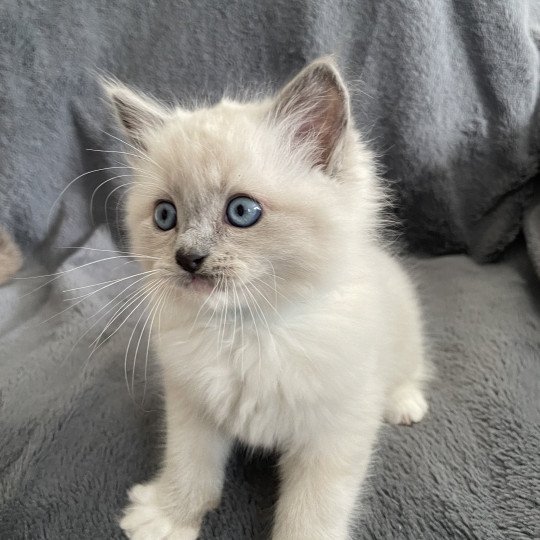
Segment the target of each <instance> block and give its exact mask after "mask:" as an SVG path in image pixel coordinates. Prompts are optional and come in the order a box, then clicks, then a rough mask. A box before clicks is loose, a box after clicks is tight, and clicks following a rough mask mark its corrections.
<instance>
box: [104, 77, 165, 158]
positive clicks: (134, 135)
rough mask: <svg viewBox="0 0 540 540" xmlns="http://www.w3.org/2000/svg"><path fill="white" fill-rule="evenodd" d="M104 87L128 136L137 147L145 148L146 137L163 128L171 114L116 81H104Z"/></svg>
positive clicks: (151, 100)
mask: <svg viewBox="0 0 540 540" xmlns="http://www.w3.org/2000/svg"><path fill="white" fill-rule="evenodd" d="M103 87H104V89H105V92H106V93H107V96H108V97H109V99H110V101H111V103H112V104H113V106H114V109H115V111H116V115H117V117H118V119H119V120H120V123H121V124H122V127H123V129H124V131H125V133H126V135H128V137H129V138H130V139H131V142H133V143H135V145H137V146H139V147H141V148H145V147H146V145H145V137H146V135H147V134H148V133H149V132H151V131H153V130H155V129H157V128H159V127H160V126H162V125H163V124H164V123H165V121H166V120H167V118H168V117H169V116H170V112H169V111H168V110H167V109H166V108H165V107H163V106H162V105H160V104H159V103H157V102H156V101H154V100H153V99H151V98H149V97H147V96H144V95H143V94H140V93H138V92H134V91H133V90H131V89H130V88H128V87H127V86H124V85H123V84H120V83H117V82H116V81H114V82H111V81H103Z"/></svg>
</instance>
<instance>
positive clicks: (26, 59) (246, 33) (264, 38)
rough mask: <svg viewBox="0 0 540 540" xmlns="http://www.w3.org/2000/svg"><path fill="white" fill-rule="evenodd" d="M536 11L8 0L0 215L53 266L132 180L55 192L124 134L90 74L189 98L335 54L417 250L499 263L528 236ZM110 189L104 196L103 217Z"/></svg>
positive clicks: (171, 97) (451, 3)
mask: <svg viewBox="0 0 540 540" xmlns="http://www.w3.org/2000/svg"><path fill="white" fill-rule="evenodd" d="M535 4H536V2H534V1H533V0H531V1H529V0H363V1H361V2H360V1H345V0H343V1H339V2H335V1H334V0H317V1H312V0H310V1H307V0H295V1H292V2H291V1H290V0H264V1H262V2H249V1H241V0H232V1H227V2H216V1H214V0H199V1H197V2H191V1H189V0H179V1H176V2H159V3H157V2H133V1H132V0H114V1H110V0H95V1H92V2H86V1H83V0H76V1H73V0H58V1H55V2H45V1H39V0H34V1H31V2H20V1H19V0H4V1H3V2H2V3H1V4H0V36H1V38H0V81H1V83H2V92H1V97H0V125H1V126H2V129H1V130H0V155H1V156H2V159H1V160H0V179H1V181H0V223H3V224H4V226H6V227H7V228H8V230H10V231H11V232H12V233H13V234H14V236H15V237H16V239H17V241H18V243H19V244H21V245H22V246H23V248H24V249H25V250H26V251H27V252H28V251H32V250H34V249H36V248H37V247H39V248H41V249H42V251H43V253H44V254H46V255H47V257H46V258H47V261H46V262H47V265H48V266H49V267H54V265H55V264H57V263H58V262H59V261H58V260H57V259H54V260H53V259H51V255H50V250H49V249H48V246H50V245H51V244H57V245H58V244H59V245H67V244H71V245H79V244H80V243H81V239H83V238H84V237H85V236H87V235H88V234H89V231H90V228H91V220H90V217H89V210H90V209H89V198H90V195H91V193H92V192H93V190H94V189H95V188H96V187H97V185H98V184H99V182H100V181H102V180H104V179H105V178H108V177H112V176H114V175H115V174H117V175H120V174H126V173H128V172H129V171H126V170H122V169H112V170H110V171H101V172H98V173H95V174H89V175H87V176H85V177H83V178H81V179H80V180H78V181H77V182H76V183H75V184H74V185H73V186H72V187H70V188H69V189H68V190H67V191H66V193H65V194H64V195H63V196H62V198H61V200H60V201H57V199H58V197H59V194H60V192H61V191H62V190H63V189H64V188H65V187H66V186H67V184H68V182H69V181H70V180H71V179H73V178H75V177H77V176H78V175H80V174H82V173H84V172H86V171H90V170H93V169H100V168H103V167H106V166H118V164H115V160H114V159H113V158H112V157H111V155H106V154H99V153H95V152H88V151H85V149H86V148H97V149H111V148H118V144H119V143H118V141H116V140H115V139H113V138H112V137H110V136H108V135H106V134H105V133H103V129H105V130H106V131H107V132H111V131H112V130H113V129H114V127H113V125H112V116H111V115H110V114H109V113H108V112H107V110H106V105H105V103H104V101H103V94H102V92H101V90H100V89H99V88H98V84H97V82H96V77H97V74H98V73H108V74H112V75H115V76H117V77H118V78H119V79H121V80H122V81H124V82H126V83H129V84H133V85H136V86H138V87H140V88H141V89H143V90H146V91H149V92H151V93H153V94H154V95H156V96H157V97H159V98H161V99H163V100H165V101H167V102H172V101H175V100H179V101H180V102H184V103H192V102H193V101H194V100H197V101H198V102H201V101H204V100H205V99H206V100H210V101H213V100H216V99H217V98H219V97H221V96H222V94H223V92H226V91H228V92H231V93H238V92H240V93H242V94H245V91H246V89H249V88H250V87H251V88H260V86H261V85H262V84H263V85H269V86H270V87H274V86H275V85H276V84H278V83H281V82H283V81H284V80H285V79H286V78H288V77H289V76H290V75H291V74H292V73H294V72H295V71H297V70H298V69H300V68H301V67H302V66H303V65H304V64H305V63H306V62H307V61H309V60H312V59H313V58H315V57H317V56H319V55H321V54H329V53H333V54H335V55H336V58H337V60H338V62H339V64H340V65H341V66H342V67H343V69H344V71H345V74H346V75H347V78H348V79H349V80H350V81H351V83H352V85H353V87H354V88H355V90H356V91H355V96H354V105H355V107H354V108H355V116H356V119H357V123H358V126H359V127H360V128H361V129H362V131H363V132H364V133H365V136H366V138H368V139H369V140H370V141H371V144H372V146H373V148H374V149H375V150H376V151H377V153H378V154H380V156H381V163H382V165H383V169H384V174H385V177H386V178H387V179H388V180H389V182H390V183H391V184H392V185H393V186H394V188H395V206H396V208H397V211H398V214H399V216H400V217H401V218H402V220H403V224H404V230H405V231H406V236H407V238H408V239H409V241H410V244H411V246H412V247H414V248H415V249H416V250H422V251H426V252H430V253H450V252H460V251H461V252H463V251H466V252H468V253H471V254H472V255H473V256H474V257H476V258H477V259H479V260H490V259H493V258H494V257H495V256H496V255H497V254H499V253H500V252H501V251H502V249H503V248H504V247H506V246H507V245H508V244H509V243H510V242H511V241H512V240H513V239H514V238H515V237H516V235H517V233H518V231H519V230H520V226H521V218H522V213H523V207H524V203H525V201H526V199H527V197H528V195H529V193H530V188H531V178H532V177H533V176H534V175H535V172H536V168H537V161H538V150H539V145H540V139H539V126H540V123H539V122H538V106H537V105H538V82H539V54H538V48H537V43H536V40H538V21H539V20H540V19H539V17H538V8H535ZM113 173H114V174H113ZM122 180H125V178H121V179H119V182H121V181H122ZM113 184H114V182H111V183H109V184H107V185H105V186H104V187H103V188H102V189H101V190H100V191H99V192H98V196H97V197H96V199H95V203H96V204H95V205H94V208H93V209H92V210H93V211H94V214H95V215H94V218H95V219H96V220H97V221H99V220H101V219H104V216H103V204H102V203H103V200H104V197H105V196H106V195H107V193H108V191H110V190H111V189H112V187H113ZM117 193H118V192H117ZM55 201H57V202H55ZM44 259H45V257H44Z"/></svg>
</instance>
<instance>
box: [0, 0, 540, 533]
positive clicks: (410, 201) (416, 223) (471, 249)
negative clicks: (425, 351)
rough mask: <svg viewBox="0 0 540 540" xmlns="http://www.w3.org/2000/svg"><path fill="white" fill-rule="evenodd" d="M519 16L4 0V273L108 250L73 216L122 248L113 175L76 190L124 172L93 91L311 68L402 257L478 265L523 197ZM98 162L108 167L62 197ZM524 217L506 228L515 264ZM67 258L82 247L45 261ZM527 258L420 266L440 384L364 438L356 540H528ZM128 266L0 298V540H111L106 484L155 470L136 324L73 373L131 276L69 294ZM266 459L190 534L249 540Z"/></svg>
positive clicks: (530, 160)
mask: <svg viewBox="0 0 540 540" xmlns="http://www.w3.org/2000/svg"><path fill="white" fill-rule="evenodd" d="M533 7H534V2H532V1H531V2H529V1H527V0H514V1H512V0H485V1H481V0H469V1H466V0H454V1H451V0H422V1H420V0H365V1H362V2H353V1H339V2H334V1H330V0H324V1H323V0H317V1H316V2H311V1H309V2H308V1H303V0H295V1H293V2H290V1H287V0H273V1H269V0H264V1H261V2H240V1H238V0H233V1H231V2H219V3H218V2H213V1H210V0H201V1H198V2H189V1H187V0H184V1H177V2H174V3H165V2H160V3H158V2H155V1H149V2H132V1H131V0H115V1H105V0H96V1H92V2H83V1H81V0H74V1H67V0H56V1H51V2H44V1H39V0H32V1H27V2H19V1H17V0H4V1H3V2H1V3H0V82H1V85H2V87H1V91H0V225H2V226H4V227H5V228H6V229H8V230H9V231H10V232H11V233H12V234H13V235H14V237H15V239H16V241H17V242H18V243H19V245H21V246H22V248H23V250H24V252H25V256H26V267H25V270H24V274H23V276H27V277H28V276H35V275H39V274H48V273H52V272H56V271H57V270H58V269H61V270H71V269H72V268H74V267H75V266H76V265H83V264H87V263H91V262H92V261H94V260H97V259H99V258H100V257H106V256H107V255H110V256H111V257H112V256H115V255H114V253H109V252H100V251H93V250H94V249H97V250H100V249H113V244H112V243H111V241H110V235H109V234H108V233H107V232H106V231H104V230H103V229H102V228H101V229H100V230H99V231H98V233H96V234H94V233H93V230H94V226H93V224H92V218H93V221H94V222H95V223H98V224H99V223H102V222H104V221H107V222H108V223H109V224H110V229H111V231H112V233H113V235H114V236H115V238H116V240H118V239H119V237H121V234H122V231H121V226H120V225H119V224H118V219H117V218H118V217H119V215H118V214H117V211H116V208H117V202H118V197H117V195H119V194H120V191H117V192H115V193H113V196H112V197H110V198H109V199H108V204H107V206H106V205H105V203H106V200H107V197H108V195H109V194H110V193H111V192H112V190H113V189H114V188H115V187H116V186H119V185H121V184H123V183H124V182H127V181H128V180H129V179H128V178H127V177H124V176H122V177H121V178H118V179H116V180H115V181H111V182H109V183H107V184H103V185H102V187H101V188H100V189H99V190H98V191H97V192H95V190H96V188H98V186H100V185H101V183H102V182H103V181H104V180H106V179H108V178H110V177H112V176H116V175H118V176H120V175H127V174H129V169H125V168H122V165H123V163H122V162H121V160H120V161H117V159H115V158H114V157H113V155H111V154H103V153H99V152H91V151H87V150H85V149H87V148H93V149H98V150H123V151H128V152H129V150H130V149H129V147H126V146H124V145H122V144H120V143H119V142H118V141H117V140H116V139H115V138H114V137H115V136H118V132H117V131H115V127H114V125H113V123H112V120H111V116H110V113H109V111H108V110H107V106H106V103H105V102H104V100H103V95H102V93H101V90H100V89H99V87H98V85H97V83H96V73H101V72H106V73H109V74H113V75H116V76H117V77H118V78H119V79H121V80H123V81H124V82H127V83H129V84H133V85H136V86H137V87H139V88H141V89H143V90H146V91H149V92H151V93H153V94H154V95H156V96H157V97H159V98H161V99H163V100H165V101H168V102H172V101H174V99H175V98H178V99H179V100H180V101H181V102H184V103H191V102H192V101H193V100H194V99H198V100H199V101H200V100H201V99H207V100H209V101H215V100H216V99H218V98H219V97H220V96H221V95H222V93H223V92H224V91H228V92H230V93H233V94H234V93H236V92H238V91H240V92H241V93H243V90H244V89H245V88H249V87H253V88H260V86H261V85H266V84H268V83H269V84H270V85H271V86H272V83H273V86H272V87H274V86H275V85H277V84H280V83H282V82H283V81H284V80H285V79H286V78H288V77H289V76H290V75H291V74H292V73H293V72H295V71H297V70H298V69H299V68H301V67H302V66H303V65H304V64H305V63H306V62H307V61H309V60H311V59H313V58H315V57H317V56H319V55H321V54H327V53H335V54H336V56H337V58H338V61H339V63H340V64H341V66H342V67H343V68H344V70H345V73H346V75H347V78H348V79H349V80H350V81H352V82H353V84H354V87H355V88H356V92H355V96H354V110H355V117H356V120H357V123H358V125H359V127H360V128H361V130H362V131H363V132H364V133H365V135H366V137H367V138H368V139H369V140H371V145H372V146H373V148H374V149H375V150H376V151H377V153H379V154H380V155H381V161H382V165H383V172H384V176H385V178H386V179H387V180H388V182H389V184H391V186H392V187H393V189H394V192H395V201H396V202H395V205H396V208H397V211H398V213H399V215H400V217H402V218H403V224H404V227H405V233H406V237H407V239H408V240H409V243H410V246H411V247H412V248H414V249H416V250H421V251H426V252H430V253H450V252H456V251H465V252H468V253H470V254H472V255H473V256H474V257H476V258H477V259H478V260H491V259H493V258H494V257H496V256H497V255H498V254H499V253H500V252H501V251H502V250H503V249H504V248H505V247H506V246H507V245H508V244H509V243H510V242H511V241H512V240H513V239H514V238H515V236H516V234H518V232H519V231H520V229H521V222H522V218H523V208H524V206H525V204H526V203H527V202H529V201H528V199H529V193H530V192H531V191H532V187H533V183H535V182H537V180H536V179H535V176H534V175H535V172H536V165H537V158H538V125H539V124H538V106H537V91H538V88H537V85H538V51H537V45H536V42H537V36H538V22H537V21H538V18H537V17H536V15H535V14H534V13H533V10H532V8H533ZM105 132H106V133H105ZM105 167H118V168H116V169H111V170H108V171H97V172H95V173H90V174H86V175H85V176H83V177H81V178H80V179H79V180H77V181H75V182H74V183H73V184H71V185H70V187H69V188H67V186H68V184H69V183H70V182H71V181H72V180H73V179H74V178H76V177H78V176H79V175H81V174H83V173H86V172H87V171H92V170H95V169H103V168H105ZM66 188H67V189H66ZM64 190H65V192H64ZM93 194H94V199H93V203H94V204H93V205H92V207H90V202H91V200H92V195H93ZM531 208H532V207H531ZM535 215H537V214H533V213H532V212H531V213H530V214H527V216H528V217H527V220H526V221H527V223H528V224H529V225H528V226H527V227H526V231H525V232H526V237H527V241H528V243H527V247H528V249H529V252H530V253H536V252H535V251H534V250H533V249H532V246H534V245H536V244H535V243H534V241H535V238H537V236H535V235H536V234H537V229H536V227H535V225H534V223H535V222H534V221H533V220H532V219H530V217H531V216H533V218H534V216H535ZM531 224H532V225H531ZM69 246H71V247H73V246H81V247H82V248H92V249H79V250H72V249H60V248H65V247H69ZM524 253H525V252H524V251H519V252H514V253H511V254H509V255H508V256H507V258H506V260H504V261H503V262H501V263H500V264H496V265H493V266H486V267H480V266H478V265H476V264H475V263H473V262H472V261H471V260H470V259H468V258H466V257H464V256H450V257H442V258H435V259H426V260H419V261H418V262H417V270H416V272H417V276H418V279H417V281H418V282H419V284H420V285H421V288H422V293H423V296H424V299H425V305H426V320H427V323H428V328H429V338H430V343H431V349H432V356H433V358H434V361H435V363H436V365H437V368H438V370H437V375H436V379H435V381H434V382H433V384H432V386H431V387H430V396H429V398H430V404H431V411H430V413H429V416H428V417H427V418H426V420H425V421H424V422H422V423H421V424H420V425H418V426H415V427H414V428H410V429H409V428H398V427H385V428H384V430H383V431H382V433H381V437H380V443H379V448H378V450H377V452H376V455H375V458H374V461H373V465H372V473H373V474H372V475H371V477H370V480H369V485H368V487H367V490H366V493H365V494H364V497H363V503H364V504H363V506H364V510H363V512H362V515H363V517H360V514H359V516H358V517H357V518H356V519H355V520H354V524H355V536H354V538H355V539H363V538H366V539H367V538H392V539H401V538H414V539H417V538H436V539H439V538H456V537H457V538H501V539H503V538H504V539H507V538H512V539H513V538H517V539H524V538H538V537H540V518H539V512H538V504H539V500H538V493H540V464H539V448H540V440H539V438H540V435H539V426H540V411H539V403H540V391H539V381H540V352H539V350H540V341H539V338H538V336H539V329H540V318H539V317H540V315H539V312H540V292H539V290H538V287H539V285H538V280H537V279H536V278H534V277H533V273H532V271H531V266H530V263H529V262H528V261H527V259H526V258H525V255H524ZM124 263H125V261H124V259H111V260H109V261H108V262H104V263H96V264H91V265H89V266H85V267H83V268H81V269H80V270H77V271H68V272H67V273H65V274H62V275H61V277H59V278H58V279H55V280H54V281H52V282H51V283H50V284H48V285H44V284H45V283H46V282H47V278H39V279H28V280H26V279H24V280H15V281H14V282H12V283H11V284H9V285H7V286H4V287H0V392H1V393H0V538H1V539H2V540H3V539H4V538H5V539H9V540H12V539H14V540H18V539H22V538H24V539H31V540H34V539H55V540H56V539H64V538H65V539H68V538H70V539H71V538H77V539H86V538H88V539H102V538H103V539H105V538H120V537H121V533H120V530H119V528H118V526H117V521H116V518H117V516H118V514H119V512H120V509H121V507H122V506H123V505H124V504H125V502H126V500H125V492H126V489H127V488H128V487H129V486H130V485H131V484H132V483H134V482H137V481H141V480H144V479H147V478H149V477H150V476H151V474H152V472H154V471H155V470H156V467H157V463H158V462H159V451H160V450H159V448H160V444H159V441H160V438H161V423H160V422H161V412H160V409H161V405H160V398H159V388H160V384H159V380H158V378H157V377H156V375H155V371H154V368H153V363H152V362H149V364H148V370H147V377H145V376H144V375H145V360H146V356H145V354H146V349H145V346H146V341H145V339H144V338H143V339H142V340H141V343H140V347H139V355H138V360H137V365H136V370H135V377H134V379H133V387H134V389H133V399H132V398H131V397H130V393H129V392H128V387H129V388H130V389H131V386H132V365H133V358H134V353H135V348H136V345H137V343H138V336H139V331H140V329H141V325H139V326H138V329H137V328H135V332H134V337H133V339H132V340H131V347H130V349H129V351H128V354H127V356H126V348H127V346H128V343H129V342H130V337H131V335H132V332H133V330H134V327H135V324H136V322H137V317H138V316H139V315H140V313H139V312H138V311H136V312H135V313H134V314H133V316H132V317H130V318H129V320H128V321H127V322H126V323H125V324H124V325H123V326H122V327H121V328H120V329H119V330H118V331H116V332H114V329H115V328H116V326H117V325H113V327H112V328H111V329H110V330H108V331H107V332H105V334H104V335H103V336H102V341H104V340H106V341H104V342H103V344H102V346H101V347H100V348H99V349H97V350H96V351H95V353H94V354H93V355H92V356H91V357H90V358H89V355H90V352H91V349H90V347H91V346H92V342H93V341H94V340H95V339H96V338H97V337H98V336H99V334H100V332H101V331H102V330H103V328H104V325H105V323H106V321H107V320H108V316H110V315H112V314H113V313H114V311H113V312H112V313H109V314H108V315H107V312H108V310H109V309H110V308H111V307H112V306H113V305H115V302H116V300H118V298H117V299H116V300H115V295H116V294H117V293H118V292H120V290H121V289H120V287H121V285H124V286H127V284H129V283H130V282H131V281H130V280H129V279H127V280H126V281H124V282H120V283H119V284H118V286H117V287H111V288H104V289H102V290H98V291H97V292H95V294H93V295H91V296H88V297H87V298H85V299H84V300H83V301H81V302H80V303H79V304H77V305H76V306H75V307H73V308H71V309H69V310H66V311H63V310H64V309H66V308H67V307H68V306H70V305H71V304H73V303H74V302H77V301H78V300H71V301H70V300H68V299H69V298H72V297H75V296H80V295H83V294H85V293H90V292H92V291H96V289H98V288H99V287H88V288H83V289H79V288H80V287H86V286H87V285H90V284H93V283H99V282H104V281H107V280H109V279H111V276H114V277H117V278H121V277H122V276H125V277H127V276H128V275H129V274H130V272H131V273H132V272H133V271H134V270H133V265H132V263H127V264H124ZM55 277H56V276H52V277H51V278H49V279H53V278H55ZM535 279H536V281H535ZM42 285H44V286H42ZM38 287H41V288H38ZM33 289H37V290H36V291H35V292H33V293H32V294H28V293H29V292H30V291H31V290H33ZM69 289H76V290H71V291H70V290H69ZM109 302H111V304H108V303H109ZM133 307H135V306H133ZM99 310H102V311H99ZM57 314H58V315H57ZM101 315H104V318H103V319H101V320H100V319H99V318H100V316H101ZM94 323H96V324H95V326H92V325H93V324H94ZM113 332H114V333H113ZM125 366H126V368H125ZM145 380H146V381H147V382H146V387H145ZM143 396H144V401H143ZM141 402H142V405H141ZM274 464H275V462H274V461H273V458H272V457H261V456H258V455H256V456H255V457H251V456H250V454H249V453H246V452H244V451H243V450H242V449H238V450H237V451H236V452H235V454H234V455H233V457H232V458H231V462H230V465H229V469H228V474H227V483H226V487H225V492H224V497H223V501H222V504H221V506H220V508H219V509H218V510H217V511H216V512H213V513H211V514H210V515H209V516H208V517H207V519H206V520H205V524H204V531H203V536H202V538H203V540H205V539H209V538H222V539H242V538H246V539H247V538H253V537H259V536H261V537H264V534H265V531H268V529H269V526H270V523H271V516H272V505H273V503H274V501H275V497H276V477H275V468H274Z"/></svg>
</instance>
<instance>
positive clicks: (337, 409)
mask: <svg viewBox="0 0 540 540" xmlns="http://www.w3.org/2000/svg"><path fill="white" fill-rule="evenodd" d="M107 91H108V94H109V96H110V99H111V101H112V103H113V104H114V106H115V109H116V112H117V114H118V118H119V120H120V121H121V124H122V125H123V128H124V130H125V132H126V134H127V135H128V136H129V137H130V140H131V142H132V143H133V145H134V147H137V148H138V149H140V151H139V150H137V155H136V156H134V159H133V165H134V167H136V168H135V169H134V170H135V171H136V173H135V178H134V183H133V186H132V188H131V189H130V192H129V197H128V201H127V217H126V220H127V228H128V231H129V235H130V240H131V247H132V249H133V251H134V252H135V253H137V254H142V255H146V256H149V257H153V258H147V259H143V261H145V262H144V266H145V269H146V270H151V271H152V272H153V273H152V274H150V275H151V276H152V279H150V278H149V283H148V285H147V286H148V287H149V289H148V290H149V291H153V293H152V294H151V295H150V296H152V295H153V297H154V299H155V298H156V296H160V298H159V299H158V300H156V301H159V302H160V303H161V305H162V307H163V310H162V313H161V316H160V319H161V320H160V324H159V329H158V332H157V335H156V336H155V337H154V343H153V345H154V348H155V350H156V352H157V356H158V357H159V361H160V364H161V368H162V373H163V381H164V391H165V404H166V426H167V437H166V449H165V455H164V460H163V465H162V467H161V471H160V472H159V474H158V475H157V477H156V478H154V479H153V480H152V481H150V482H148V483H146V484H141V485H137V486H135V487H133V488H132V489H131V491H130V493H129V498H130V505H129V506H128V507H127V509H126V510H125V513H124V516H123V518H122V520H121V527H122V528H123V530H124V531H125V532H126V534H127V535H128V536H129V537H130V538H134V539H148V540H157V539H182V540H184V539H195V538H197V535H198V532H199V529H200V525H201V521H202V519H203V517H204V515H205V513H206V512H207V511H208V510H209V509H211V508H213V507H215V506H216V505H217V504H218V502H219V500H220V494H221V489H222V484H223V474H224V467H225V462H226V460H227V455H228V453H229V450H230V448H231V444H232V442H233V441H234V440H235V439H239V440H241V441H242V442H244V443H247V444H248V445H253V446H258V447H264V448H268V449H277V450H278V451H280V453H281V459H280V476H281V490H280V498H279V502H278V504H277V510H276V516H275V525H274V528H273V536H272V538H273V539H274V540H292V539H295V540H300V539H303V540H317V539H321V540H323V539H324V540H331V539H345V538H347V536H348V524H349V521H350V519H351V517H352V514H353V510H354V507H355V503H356V501H357V497H358V495H359V491H360V487H361V484H362V482H363V478H364V476H365V474H366V469H367V467H368V463H369V459H370V454H371V451H372V447H373V445H374V442H375V438H376V435H377V431H378V429H379V426H380V425H381V421H382V420H383V418H384V419H386V420H387V421H388V422H391V423H403V424H411V423H412V422H418V421H419V420H421V418H422V417H423V416H424V414H425V413H426V410H427V404H426V401H425V400H424V397H423V395H422V383H423V381H424V379H425V376H426V364H425V361H424V351H423V337H422V328H421V317H420V311H419V307H418V301H417V297H416V293H415V291H414V289H413V287H412V286H411V283H410V281H409V279H408V277H407V275H406V274H405V272H404V271H403V269H402V268H401V266H400V264H399V263H398V262H397V261H396V260H395V259H394V258H393V257H392V256H391V255H390V254H389V253H388V252H387V250H386V249H385V248H384V246H383V245H382V242H381V240H380V239H379V237H378V230H379V225H380V223H379V209H380V206H381V201H382V192H381V190H380V188H379V185H378V179H377V174H376V168H375V165H374V160H373V158H372V155H371V153H370V152H369V151H368V149H367V148H366V147H365V146H364V145H363V144H362V142H361V141H360V138H359V136H358V134H357V132H356V131H355V129H354V126H353V121H352V118H351V114H350V104H349V95H348V92H347V90H346V88H345V85H344V83H343V81H342V79H341V77H340V75H339V73H338V71H337V69H336V67H335V66H334V64H333V63H332V61H331V60H328V59H321V60H318V61H316V62H314V63H312V64H311V65H309V66H308V67H307V68H305V69H304V70H303V71H302V72H301V73H300V74H299V75H297V76H296V78H294V79H293V80H292V81H291V82H290V83H289V84H287V85H286V86H285V87H284V88H283V89H282V90H281V91H280V92H279V93H278V94H277V96H275V97H274V98H272V99H269V100H265V101H262V102H255V103H250V104H240V103H236V102H232V101H227V100H223V101H222V102H221V103H219V104H218V105H216V106H214V107H211V108H202V109H198V110H194V111H187V110H182V109H179V108H177V109H174V110H168V109H166V108H164V107H163V106H161V105H159V104H157V103H155V102H153V101H152V100H150V99H148V98H146V97H144V96H141V95H138V94H135V93H133V92H132V91H131V90H129V89H127V88H125V87H123V86H120V85H115V84H112V85H109V86H108V87H107ZM158 279H161V281H157V280H158ZM158 283H159V284H158ZM165 289H167V292H166V294H164V293H163V291H164V290H165Z"/></svg>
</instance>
